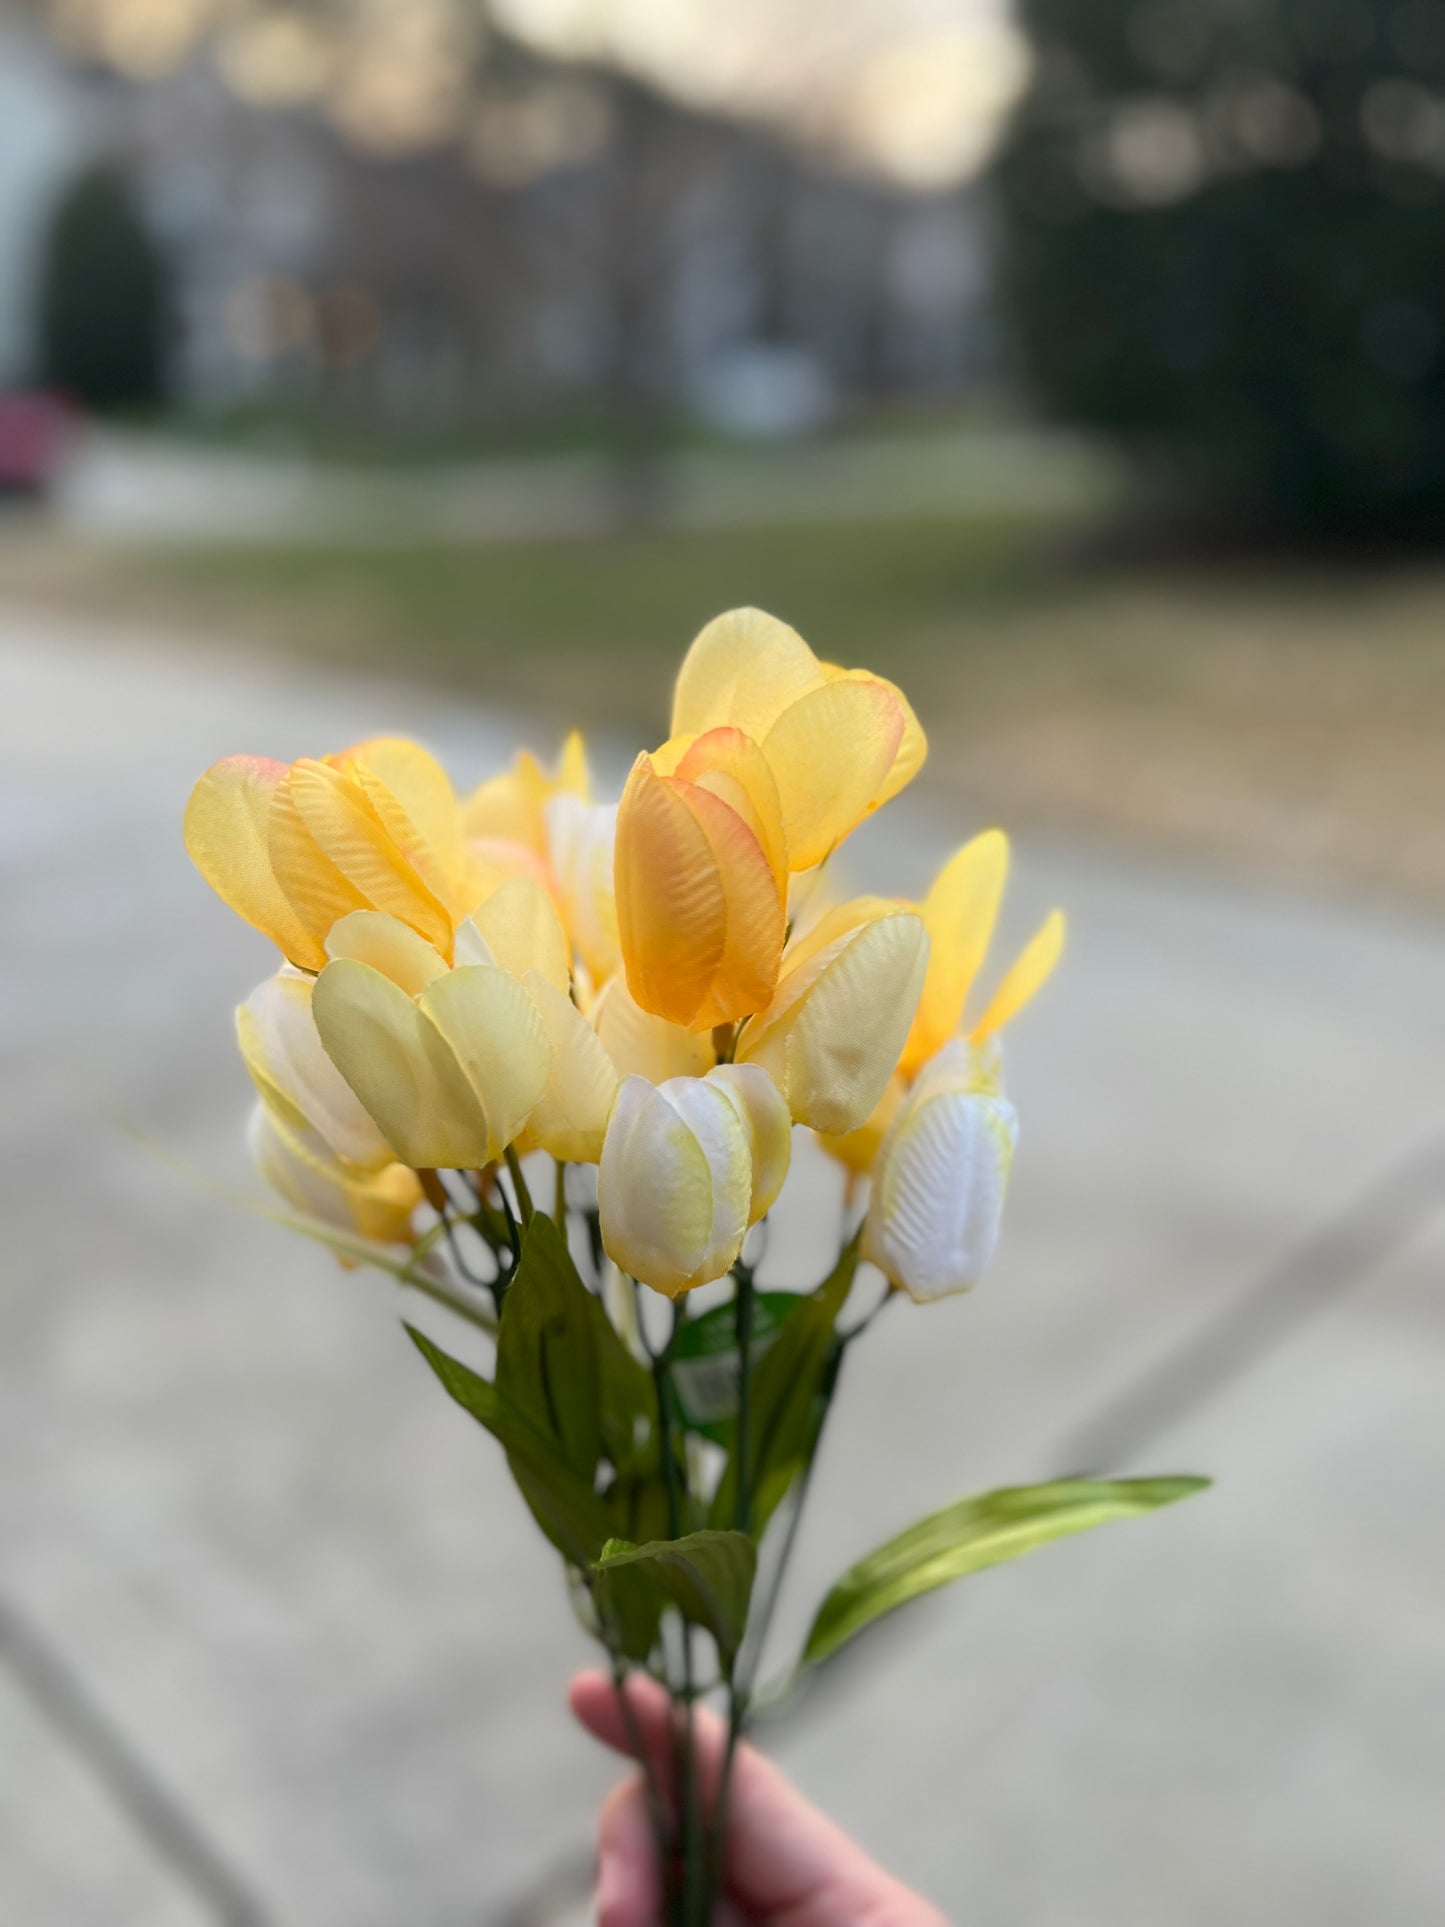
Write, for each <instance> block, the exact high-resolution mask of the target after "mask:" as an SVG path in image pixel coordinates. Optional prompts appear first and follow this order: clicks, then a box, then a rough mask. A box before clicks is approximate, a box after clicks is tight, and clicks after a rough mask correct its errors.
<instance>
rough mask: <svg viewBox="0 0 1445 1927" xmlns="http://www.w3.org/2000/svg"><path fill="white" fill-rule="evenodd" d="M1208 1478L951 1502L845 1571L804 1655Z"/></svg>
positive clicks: (809, 1662) (1171, 1498)
mask: <svg viewBox="0 0 1445 1927" xmlns="http://www.w3.org/2000/svg"><path fill="white" fill-rule="evenodd" d="M1208 1484H1209V1480H1208V1479H1191V1478H1178V1479H1115V1480H1101V1479H1060V1480H1057V1481H1055V1482H1054V1483H1053V1484H1051V1485H1017V1486H1009V1487H1005V1488H1004V1489H1002V1490H1001V1491H997V1492H985V1493H982V1494H981V1495H979V1496H978V1497H977V1498H972V1499H960V1500H959V1501H958V1503H957V1504H955V1505H951V1506H945V1507H944V1509H943V1510H942V1511H941V1512H935V1513H932V1514H931V1515H930V1516H929V1517H928V1518H926V1519H920V1520H919V1522H918V1523H917V1525H912V1526H909V1527H908V1529H907V1531H906V1532H900V1533H899V1534H898V1536H897V1538H894V1539H890V1540H889V1541H888V1542H887V1544H886V1545H882V1546H879V1547H878V1548H877V1550H876V1551H874V1552H870V1553H869V1554H868V1556H867V1558H865V1559H860V1560H859V1561H858V1563H857V1565H856V1566H853V1567H851V1568H850V1569H849V1571H847V1572H845V1573H844V1575H843V1577H842V1578H841V1579H840V1580H839V1581H838V1583H837V1585H835V1586H834V1588H833V1590H832V1591H831V1592H830V1593H829V1594H828V1597H827V1598H826V1599H825V1600H824V1601H823V1604H822V1606H821V1607H820V1608H819V1611H818V1616H817V1618H816V1619H815V1620H814V1621H813V1628H812V1631H811V1632H810V1633H809V1634H808V1640H807V1644H806V1646H805V1647H804V1649H803V1662H802V1663H803V1665H804V1666H815V1665H817V1664H818V1662H819V1661H820V1660H824V1659H827V1658H828V1657H829V1655H830V1654H832V1653H835V1652H837V1650H838V1648H839V1647H840V1646H842V1645H843V1644H844V1643H845V1641H847V1640H850V1639H852V1638H853V1637H854V1635H855V1634H856V1633H860V1632H862V1630H863V1629H864V1627H865V1626H869V1625H871V1624H872V1623H873V1621H874V1620H875V1619H879V1618H881V1617H882V1615H883V1614H884V1613H889V1612H892V1611H893V1610H894V1608H895V1607H898V1606H902V1605H906V1604H907V1602H908V1601H909V1600H910V1599H917V1598H919V1597H920V1596H921V1595H922V1594H923V1593H926V1592H932V1591H933V1590H934V1589H935V1588H936V1587H938V1586H945V1585H947V1584H948V1582H949V1581H950V1580H952V1579H961V1578H962V1577H963V1576H964V1574H965V1573H970V1572H978V1571H979V1570H980V1569H981V1568H982V1567H984V1566H997V1565H1002V1564H1003V1562H1004V1561H1005V1560H1008V1559H1017V1558H1018V1557H1019V1555H1020V1554H1021V1553H1025V1552H1032V1551H1033V1549H1034V1547H1035V1546H1041V1545H1044V1544H1046V1543H1047V1541H1048V1540H1050V1539H1061V1538H1063V1537H1064V1536H1065V1535H1066V1534H1068V1533H1071V1532H1084V1531H1087V1529H1088V1528H1089V1527H1090V1526H1101V1525H1105V1524H1107V1523H1108V1521H1109V1520H1111V1519H1128V1518H1133V1517H1134V1516H1135V1515H1136V1514H1139V1513H1144V1512H1154V1511H1156V1510H1157V1509H1158V1508H1159V1507H1160V1506H1165V1505H1172V1504H1173V1503H1174V1502H1175V1501H1176V1500H1177V1499H1187V1498H1188V1497H1189V1496H1190V1495H1191V1494H1192V1493H1195V1492H1202V1491H1203V1490H1204V1488H1205V1487H1206V1486H1207V1485H1208Z"/></svg>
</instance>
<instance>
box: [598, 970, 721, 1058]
mask: <svg viewBox="0 0 1445 1927" xmlns="http://www.w3.org/2000/svg"><path fill="white" fill-rule="evenodd" d="M592 1021H593V1024H594V1025H595V1026H596V1030H597V1035H598V1037H599V1038H600V1040H601V1042H602V1046H603V1048H604V1049H605V1050H606V1052H607V1055H608V1056H609V1057H610V1058H611V1059H612V1062H613V1064H614V1065H615V1066H616V1068H617V1073H618V1075H619V1076H620V1077H631V1076H636V1077H645V1078H646V1079H647V1081H648V1083H649V1084H662V1083H665V1082H666V1080H667V1079H668V1078H669V1077H701V1076H702V1075H703V1073H704V1072H705V1071H709V1070H711V1069H712V1067H713V1065H714V1064H715V1063H716V1062H717V1052H716V1051H715V1050H714V1049H713V1042H712V1036H711V1033H710V1032H708V1031H696V1030H688V1029H687V1028H686V1026H685V1025H683V1024H670V1023H669V1022H668V1021H667V1019H666V1018H665V1017H655V1016H654V1015H653V1014H652V1012H651V1011H650V1010H644V1009H643V1008H642V1006H641V1005H640V1004H639V1003H638V1002H637V1000H636V999H635V998H634V997H633V995H632V992H631V991H630V990H629V989H628V988H627V978H626V977H625V975H624V974H623V973H622V972H621V971H619V972H618V973H617V975H616V976H615V977H613V978H612V979H611V980H610V981H609V982H608V983H607V984H606V985H605V986H604V988H603V991H602V994H601V996H600V997H599V998H598V999H597V1007H596V1009H595V1010H594V1011H593V1013H592Z"/></svg>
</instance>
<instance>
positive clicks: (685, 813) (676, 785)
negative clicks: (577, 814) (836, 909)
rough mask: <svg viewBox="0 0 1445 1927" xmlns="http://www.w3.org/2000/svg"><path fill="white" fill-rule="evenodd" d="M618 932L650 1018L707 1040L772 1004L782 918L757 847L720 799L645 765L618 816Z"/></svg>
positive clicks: (638, 767)
mask: <svg viewBox="0 0 1445 1927" xmlns="http://www.w3.org/2000/svg"><path fill="white" fill-rule="evenodd" d="M615 874H616V889H617V917H618V929H619V933H620V935H621V939H622V951H623V956H624V959H625V961H626V965H627V983H628V988H629V989H630V990H631V992H632V995H633V997H634V998H635V999H636V1001H637V1002H638V1003H639V1004H640V1005H641V1006H642V1008H643V1009H644V1010H650V1011H652V1012H653V1013H654V1015H656V1016H659V1017H666V1018H667V1019H668V1020H669V1022H671V1023H678V1024H685V1025H687V1026H688V1028H689V1029H692V1030H711V1029H712V1028H713V1027H714V1026H715V1025H717V1024H721V1023H729V1022H731V1021H732V1020H733V1019H735V1018H738V1017H742V1016H745V1015H746V1014H747V1013H748V1012H750V1011H754V1010H757V1009H759V1008H760V1007H761V1006H762V1005H764V1004H765V1003H767V1001H768V1000H769V998H770V997H771V995H772V990H773V985H774V984H775V983H776V981H777V971H778V962H779V959H780V957H781V955H782V947H783V933H784V928H785V915H786V913H785V911H784V907H783V902H782V897H781V894H780V892H779V890H778V886H777V882H776V880H775V878H774V876H773V873H772V871H771V869H770V868H769V866H768V860H767V858H766V856H765V855H764V853H763V850H762V847H761V845H760V844H759V842H758V839H757V838H756V837H755V836H754V835H753V833H752V831H751V830H750V829H749V828H748V826H747V824H746V823H745V822H744V821H743V819H742V817H740V816H739V815H738V813H737V812H736V811H735V810H733V809H730V808H729V807H728V805H727V804H726V803H724V802H723V801H722V800H721V798H719V797H717V796H714V795H712V794H711V793H710V792H708V791H706V790H703V789H701V788H699V787H698V786H697V785H695V784H690V783H685V782H682V781H681V780H680V779H679V778H677V777H659V776H658V775H657V774H656V773H655V771H654V769H653V767H652V763H651V761H650V759H649V758H648V757H646V756H640V757H639V758H638V759H637V762H636V764H635V765H634V767H633V771H632V775H631V776H630V777H629V779H628V783H627V789H626V791H625V792H624V794H623V798H622V804H621V807H620V809H619V811H618V827H617V851H616V865H615Z"/></svg>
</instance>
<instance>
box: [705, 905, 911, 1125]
mask: <svg viewBox="0 0 1445 1927" xmlns="http://www.w3.org/2000/svg"><path fill="white" fill-rule="evenodd" d="M927 956H928V935H927V932H926V931H925V930H924V927H923V919H922V918H921V917H919V916H917V915H916V914H915V913H913V912H912V911H906V910H903V911H895V912H893V913H891V914H889V915H887V916H882V917H876V918H874V919H872V920H871V921H870V922H867V923H865V924H863V925H861V926H860V927H859V928H858V929H856V930H854V931H851V932H850V933H849V934H847V935H846V936H843V937H840V938H838V939H837V940H836V942H834V943H832V944H830V945H828V946H827V947H826V948H825V949H823V950H820V951H819V952H818V953H817V954H816V955H814V956H812V957H810V958H809V959H808V960H807V961H806V962H805V963H803V964H801V965H800V966H798V967H797V968H796V969H794V970H790V971H788V972H787V973H786V975H785V976H784V977H783V979H782V981H781V982H780V983H779V985H778V993H777V996H776V998H775V999H774V1001H773V1004H772V1006H771V1007H770V1008H769V1009H768V1010H767V1011H765V1012H764V1013H763V1014H762V1016H761V1017H760V1018H757V1019H754V1020H753V1022H751V1023H749V1024H745V1025H744V1026H743V1029H742V1031H741V1033H740V1035H739V1038H738V1045H737V1056H738V1058H739V1060H740V1061H742V1062H745V1063H755V1064H761V1065H762V1066H763V1068H764V1069H765V1070H766V1071H768V1072H769V1073H770V1074H771V1076H772V1078H773V1081H774V1083H776V1084H777V1086H778V1088H779V1090H781V1091H782V1093H783V1095H784V1097H785V1098H786V1099H787V1102H788V1108H789V1109H790V1111H791V1112H792V1114H793V1117H794V1118H795V1119H796V1121H797V1122H798V1123H800V1124H808V1125H811V1126H812V1128H813V1129H814V1130H815V1131H825V1132H828V1133H829V1134H830V1135H832V1136H841V1135H843V1134H844V1133H845V1132H848V1131H854V1130H856V1129H857V1128H858V1126H859V1125H860V1124H862V1123H863V1122H864V1120H865V1119H866V1118H867V1117H868V1115H869V1113H870V1112H871V1111H872V1110H873V1108H874V1106H875V1105H876V1104H877V1103H878V1101H879V1099H880V1098H881V1097H882V1095H883V1092H884V1088H885V1087H886V1085H887V1083H888V1079H889V1077H890V1076H891V1075H892V1073H893V1070H894V1068H895V1066H896V1065H897V1062H898V1056H899V1053H900V1051H901V1050H902V1048H903V1043H904V1039H905V1038H906V1037H907V1035H908V1031H909V1027H910V1025H911V1024H912V1022H913V1013H914V1011H915V1009H916V1008H917V1005H918V995H919V992H920V990H921V989H922V986H923V976H924V970H925V967H926V963H927Z"/></svg>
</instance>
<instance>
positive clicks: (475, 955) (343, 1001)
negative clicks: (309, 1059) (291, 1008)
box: [312, 878, 617, 1169]
mask: <svg viewBox="0 0 1445 1927" xmlns="http://www.w3.org/2000/svg"><path fill="white" fill-rule="evenodd" d="M327 950H328V954H329V956H330V959H331V961H330V962H328V964H327V966H326V968H325V969H324V970H323V971H322V972H321V975H320V976H319V977H318V978H317V980H316V987H315V990H314V992H313V996H312V1006H313V1010H314V1012H315V1017H316V1024H317V1029H318V1031H319V1033H320V1036H321V1041H322V1043H323V1045H324V1046H325V1048H326V1052H327V1054H328V1056H329V1057H330V1058H331V1060H332V1062H333V1063H334V1064H335V1065H336V1067H337V1069H338V1070H339V1071H340V1072H341V1075H342V1077H343V1078H344V1079H345V1081H346V1083H347V1084H348V1085H349V1086H350V1087H351V1089H352V1090H353V1091H354V1092H355V1093H356V1095H357V1097H358V1098H359V1099H360V1100H361V1103H362V1104H363V1105H364V1107H365V1109H366V1110H367V1112H368V1113H369V1114H370V1116H371V1117H372V1118H373V1119H374V1120H375V1122H376V1124H377V1126H378V1128H379V1129H380V1131H381V1133H382V1135H383V1136H384V1138H385V1139H386V1141H387V1143H388V1144H389V1145H390V1146H391V1148H392V1150H393V1151H394V1152H395V1153H396V1155H397V1157H399V1158H400V1159H401V1160H402V1162H403V1163H406V1164H410V1165H413V1166H415V1167H416V1168H418V1169H422V1168H428V1167H431V1168H438V1169H456V1168H469V1169H479V1168H480V1167H481V1166H483V1165H485V1164H489V1163H491V1162H492V1161H493V1160H494V1159H496V1158H498V1157H500V1156H501V1155H502V1153H503V1151H505V1149H506V1148H507V1146H508V1145H512V1144H515V1145H518V1147H519V1148H520V1149H524V1150H525V1149H530V1148H532V1147H533V1146H540V1147H541V1148H543V1149H546V1150H549V1151H551V1152H552V1153H553V1154H554V1155H555V1156H558V1157H563V1158H579V1159H580V1158H595V1157H597V1156H598V1155H599V1154H600V1151H601V1145H602V1138H603V1134H604V1132H605V1129H606V1123H607V1116H608V1112H609V1111H610V1108H611V1105H612V1099H613V1096H614V1094H615V1092H616V1088H617V1075H616V1072H615V1071H614V1069H613V1067H612V1064H611V1062H610V1060H609V1059H608V1057H607V1054H606V1052H605V1051H604V1050H603V1048H602V1045H601V1044H600V1042H599V1041H598V1039H597V1037H596V1034H595V1033H594V1032H593V1030H592V1028H591V1026H590V1025H589V1024H588V1023H587V1020H586V1019H585V1018H584V1017H583V1015H582V1013H581V1012H580V1011H579V1010H578V1009H577V1008H576V1006H575V1005H574V1004H573V1003H572V1001H571V999H570V997H569V996H568V995H567V976H566V967H565V966H566V951H565V938H564V937H563V936H562V933H561V929H560V926H559V925H558V924H557V918H556V912H555V911H554V910H553V909H552V907H551V904H550V902H549V900H548V899H547V896H546V894H545V892H544V891H543V890H542V889H541V886H540V885H538V884H535V883H533V882H531V881H530V880H529V879H526V878H519V879H515V880H514V881H513V882H512V883H510V884H507V885H506V886H504V888H503V889H502V890H501V891H498V892H497V893H496V895H495V896H494V897H493V898H491V899H489V900H488V902H487V903H484V904H483V905H481V907H480V908H479V910H478V912H477V915H476V917H475V918H474V919H469V920H468V921H467V922H466V923H464V924H463V925H461V926H460V927H459V929H458V931H457V938H456V952H457V964H456V967H455V968H452V969H449V968H448V966H447V964H446V962H445V961H444V959H443V958H442V957H441V955H440V954H439V952H438V951H437V950H436V949H435V948H434V947H433V946H432V945H430V944H428V943H426V942H425V940H424V939H423V938H421V937H419V936H418V935H417V934H416V932H415V931H414V930H411V929H409V928H408V927H407V926H406V925H405V924H403V923H401V922H400V921H399V920H398V919H396V918H394V917H386V916H382V915H380V914H379V913H377V912H374V911H358V912H354V913H353V914H352V915H351V916H349V917H345V918H343V919H342V920H341V921H340V922H339V923H338V924H336V925H335V927H334V928H333V929H332V931H331V934H330V936H329V937H328V939H327Z"/></svg>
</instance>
